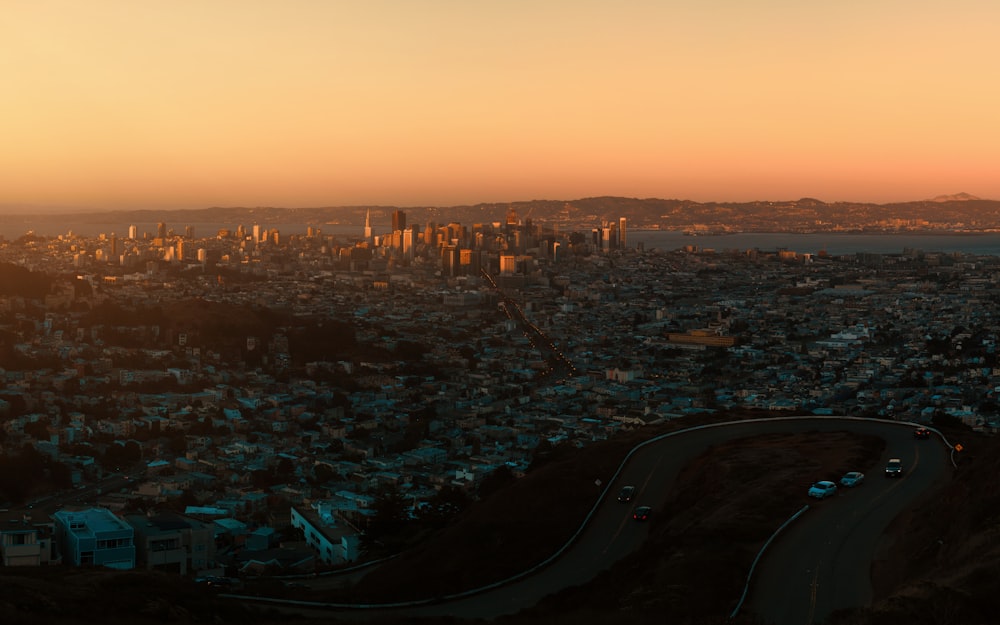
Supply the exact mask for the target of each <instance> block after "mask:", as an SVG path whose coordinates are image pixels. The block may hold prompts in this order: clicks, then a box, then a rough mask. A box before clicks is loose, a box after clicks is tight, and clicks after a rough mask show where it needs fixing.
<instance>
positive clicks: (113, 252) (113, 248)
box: [108, 232, 121, 262]
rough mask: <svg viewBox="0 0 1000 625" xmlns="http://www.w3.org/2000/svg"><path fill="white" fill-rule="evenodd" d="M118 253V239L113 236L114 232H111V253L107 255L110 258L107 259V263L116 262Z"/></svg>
mask: <svg viewBox="0 0 1000 625" xmlns="http://www.w3.org/2000/svg"><path fill="white" fill-rule="evenodd" d="M120 253H121V252H119V251H118V237H117V236H115V233H114V232H112V233H111V253H110V254H109V255H108V256H110V258H108V262H115V261H117V260H118V255H119V254H120Z"/></svg>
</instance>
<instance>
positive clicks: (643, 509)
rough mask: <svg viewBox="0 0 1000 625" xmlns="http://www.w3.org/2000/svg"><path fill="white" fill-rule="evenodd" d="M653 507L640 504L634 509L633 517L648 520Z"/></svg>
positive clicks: (637, 519)
mask: <svg viewBox="0 0 1000 625" xmlns="http://www.w3.org/2000/svg"><path fill="white" fill-rule="evenodd" d="M652 512H653V509H652V508H651V507H649V506H639V507H638V508H636V509H635V510H633V511H632V518H633V519H634V520H636V521H648V520H649V515H650V514H651V513H652Z"/></svg>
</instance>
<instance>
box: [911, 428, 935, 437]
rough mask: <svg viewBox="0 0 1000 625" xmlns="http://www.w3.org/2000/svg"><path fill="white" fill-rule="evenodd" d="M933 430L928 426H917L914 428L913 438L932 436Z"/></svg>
mask: <svg viewBox="0 0 1000 625" xmlns="http://www.w3.org/2000/svg"><path fill="white" fill-rule="evenodd" d="M930 437H931V431H930V430H928V429H927V428H917V429H915V430H913V438H930Z"/></svg>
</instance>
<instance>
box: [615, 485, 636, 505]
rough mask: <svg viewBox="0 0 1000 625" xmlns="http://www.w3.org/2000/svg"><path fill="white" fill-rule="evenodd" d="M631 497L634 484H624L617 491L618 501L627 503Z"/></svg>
mask: <svg viewBox="0 0 1000 625" xmlns="http://www.w3.org/2000/svg"><path fill="white" fill-rule="evenodd" d="M633 497H635V486H626V487H625V488H623V489H622V490H621V492H620V493H618V501H620V502H621V503H628V502H630V501H632V498H633Z"/></svg>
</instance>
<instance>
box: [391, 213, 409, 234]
mask: <svg viewBox="0 0 1000 625" xmlns="http://www.w3.org/2000/svg"><path fill="white" fill-rule="evenodd" d="M403 230H406V213H404V212H403V211H393V212H392V231H393V232H397V231H398V232H402V231H403Z"/></svg>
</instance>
